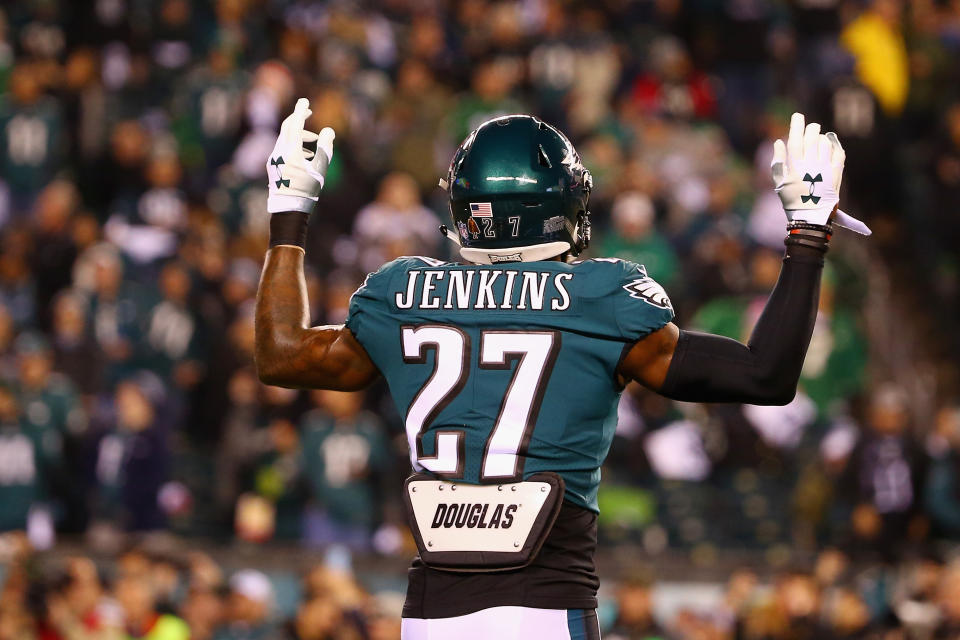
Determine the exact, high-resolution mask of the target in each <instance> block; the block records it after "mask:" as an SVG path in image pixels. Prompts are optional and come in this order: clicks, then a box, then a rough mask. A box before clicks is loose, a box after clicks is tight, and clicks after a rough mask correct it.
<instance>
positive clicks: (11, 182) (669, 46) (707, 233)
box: [0, 0, 960, 640]
mask: <svg viewBox="0 0 960 640" xmlns="http://www.w3.org/2000/svg"><path fill="white" fill-rule="evenodd" d="M958 60H960V2H957V1H956V0H914V1H912V2H910V3H903V2H900V1H898V0H863V1H851V0H790V1H787V0H781V1H776V2H774V1H768V0H729V1H726V2H712V1H709V0H686V1H683V0H635V1H632V2H631V1H614V0H604V1H599V2H592V3H580V2H561V1H558V0H523V1H517V2H513V1H487V0H464V1H461V2H454V1H444V0H385V1H383V2H363V1H360V0H355V1H348V0H338V1H330V2H306V1H304V2H296V1H290V0H156V1H148V0H95V1H92V2H90V3H72V2H67V1H66V0H22V1H18V2H15V3H4V4H3V9H2V12H0V531H10V532H21V531H24V532H26V533H25V534H23V535H21V534H20V533H9V534H7V535H5V536H4V537H2V538H0V542H2V544H0V547H2V555H3V557H4V558H5V562H4V564H3V567H4V568H0V582H2V583H3V585H4V586H3V592H2V594H0V602H2V604H0V640H7V639H20V638H34V637H43V638H71V639H72V638H94V637H96V638H100V637H115V636H113V635H109V634H110V633H118V634H120V635H119V636H116V637H125V635H124V634H127V635H129V636H130V637H151V638H158V639H163V640H165V639H166V638H170V639H176V638H185V637H187V636H186V635H185V634H186V633H187V632H186V628H187V627H186V626H185V625H189V628H190V629H191V633H192V635H191V636H190V637H196V638H205V637H214V634H215V637H217V638H231V639H232V638H237V639H239V638H273V637H290V638H328V637H330V638H354V637H359V638H385V637H394V636H395V634H396V622H397V621H396V615H397V607H396V606H393V605H391V603H390V602H389V601H388V600H389V598H386V596H383V597H379V596H378V597H374V596H370V595H369V594H368V593H367V592H365V591H364V590H363V589H362V588H360V586H359V585H358V583H357V582H355V581H354V579H353V578H351V577H350V576H349V573H348V572H347V571H346V569H345V567H346V566H349V562H342V561H338V562H334V563H332V565H330V563H328V564H327V565H323V564H321V565H320V566H319V567H318V568H316V569H314V570H313V571H312V572H311V573H309V575H307V576H306V577H305V578H304V582H303V583H302V585H301V586H299V587H298V589H296V590H294V591H295V592H296V593H298V594H301V595H300V596H298V597H296V598H288V599H287V600H286V601H285V602H287V604H286V605H285V606H279V604H278V602H277V601H278V597H277V596H278V594H276V593H274V591H275V587H276V586H277V582H276V580H275V579H273V580H268V579H267V578H266V577H265V576H264V575H263V574H261V573H258V572H256V571H252V570H250V571H244V572H239V573H236V574H234V575H232V577H229V576H226V577H225V575H224V572H223V571H221V570H220V569H219V568H217V567H216V566H215V565H214V564H213V563H212V561H210V559H209V558H207V557H205V556H202V555H200V554H195V555H180V556H177V555H176V554H175V555H174V556H173V557H171V556H169V555H163V554H160V555H158V554H155V553H147V552H144V551H142V549H141V548H140V547H136V548H134V550H133V551H129V550H128V551H126V552H123V553H121V550H123V549H127V548H128V544H129V542H130V541H131V540H133V541H138V540H141V539H143V538H144V536H147V538H149V535H150V534H154V533H156V532H168V533H173V534H175V535H177V536H180V537H183V538H187V539H190V540H200V539H202V540H208V541H209V540H214V541H217V542H218V543H219V542H234V543H237V544H245V545H270V544H277V543H278V542H280V543H282V542H284V541H287V542H291V543H292V542H297V543H299V544H303V545H307V546H309V547H315V548H326V547H327V546H328V545H334V546H333V547H332V548H334V549H338V550H339V551H338V553H340V554H349V553H359V554H381V555H395V554H399V555H409V554H411V553H412V546H411V543H410V541H409V539H408V538H407V537H406V535H405V533H404V532H403V523H402V521H401V513H400V509H399V506H398V504H397V501H396V500H395V499H394V496H395V495H398V494H397V492H398V491H399V487H400V481H401V480H402V478H403V477H404V475H405V472H406V453H405V450H406V440H405V438H404V436H403V433H402V428H401V425H400V420H399V417H398V416H397V415H396V411H395V409H394V408H393V407H392V405H391V404H390V402H389V399H388V398H387V397H386V393H385V391H386V390H385V389H384V388H382V387H381V388H376V389H373V390H371V391H370V392H369V393H366V394H342V393H335V392H313V393H307V392H296V391H290V390H284V389H279V388H272V387H266V386H264V385H261V384H260V383H259V381H258V380H257V378H256V375H255V373H254V371H253V368H252V345H253V316H252V309H253V303H254V296H255V292H256V287H257V280H258V277H259V268H260V264H261V260H262V256H263V253H264V250H265V248H266V224H267V216H266V213H265V201H266V187H265V182H264V181H265V178H266V174H265V171H264V162H265V159H266V157H267V155H268V153H269V151H270V149H271V148H272V145H273V142H274V138H275V135H276V131H277V129H278V126H279V122H280V120H281V118H282V117H283V115H284V114H285V113H286V112H287V111H288V110H289V109H290V107H291V105H292V104H293V101H294V100H295V98H296V97H297V96H301V95H305V96H308V97H309V98H310V100H311V106H312V109H313V116H312V118H311V120H310V121H309V122H308V128H311V129H313V130H315V131H316V130H319V129H320V128H321V127H322V126H332V127H333V128H334V129H335V130H336V131H337V141H336V151H335V155H334V159H333V163H332V165H331V168H330V172H329V175H328V177H327V184H326V186H325V188H324V192H323V195H322V197H321V203H320V205H319V206H318V210H317V213H316V214H315V215H314V216H313V219H312V222H311V230H310V237H309V249H308V251H307V259H308V262H309V275H308V287H309V289H310V300H311V303H312V304H313V307H314V308H313V321H314V322H315V323H319V324H323V323H339V322H342V321H343V320H344V317H345V314H346V309H347V303H348V299H349V296H350V294H351V293H352V292H353V290H354V289H355V288H356V287H357V286H358V284H359V283H360V282H361V281H362V278H363V275H364V274H365V273H366V272H368V271H371V270H374V269H376V268H377V267H379V266H380V265H381V264H382V263H383V262H385V261H387V260H390V259H392V258H393V257H396V256H399V255H405V254H426V255H433V256H438V257H445V256H449V255H450V253H449V251H450V248H449V247H448V246H446V245H445V244H444V243H443V241H442V238H441V236H440V234H439V233H438V231H437V225H438V224H439V222H441V221H445V219H446V218H445V216H446V207H445V201H444V194H443V193H442V192H441V191H440V190H439V189H436V188H435V185H436V183H437V179H438V177H439V176H441V175H442V174H443V173H444V172H445V170H446V163H447V162H448V161H449V158H450V156H451V154H452V151H453V150H454V149H455V148H456V145H457V144H458V143H459V141H460V140H461V139H462V138H463V137H464V136H465V135H466V134H467V133H468V132H469V131H470V130H471V128H472V127H474V126H475V125H477V124H479V123H480V122H481V121H482V120H484V119H486V118H488V117H491V116H494V115H499V114H506V113H513V112H529V113H533V114H536V115H539V116H541V117H543V118H544V119H546V120H547V121H549V122H551V123H553V124H556V125H557V126H559V127H560V128H561V129H563V130H564V131H566V132H567V133H568V134H569V135H570V136H571V138H572V139H573V140H574V142H575V144H576V145H577V147H578V149H579V150H580V152H581V153H582V155H583V156H584V162H585V164H586V165H587V166H588V167H589V168H590V169H591V171H592V172H593V175H594V178H595V192H594V194H593V198H592V210H593V213H594V217H595V226H594V229H595V234H594V245H593V246H592V247H591V249H590V252H591V255H597V256H619V257H623V258H628V259H632V260H636V261H638V262H641V263H644V264H646V266H647V268H648V271H649V272H650V273H651V275H652V276H653V277H655V278H656V279H658V280H659V281H660V282H661V283H662V284H664V286H665V287H666V288H667V291H668V292H669V293H670V295H671V298H672V300H673V302H674V307H675V308H676V310H677V313H678V322H679V323H680V324H681V325H682V326H685V327H693V328H699V329H703V330H707V331H712V332H715V333H721V334H724V335H729V336H732V337H736V338H745V337H746V336H747V335H748V334H749V329H750V326H751V325H752V322H753V320H754V319H755V318H756V316H757V314H758V312H759V310H760V309H761V308H762V305H763V302H764V300H765V298H766V295H767V293H768V292H769V290H770V288H771V287H772V284H773V283H774V282H775V281H776V277H777V273H778V268H779V260H780V255H781V253H782V238H783V213H782V210H781V209H780V205H779V202H778V200H777V198H776V197H775V195H774V194H773V192H772V190H771V188H770V179H769V174H768V165H769V157H770V155H771V143H772V140H773V139H774V138H776V137H778V136H780V135H782V134H783V132H784V131H785V127H786V123H787V119H788V118H789V114H790V113H791V112H792V111H793V110H794V109H801V110H804V111H805V112H806V113H807V114H808V116H809V117H810V118H811V119H815V120H818V121H820V122H823V123H824V125H825V127H827V128H828V129H833V130H835V131H837V133H838V134H839V136H840V139H841V140H842V141H843V143H844V145H845V147H846V150H847V157H848V161H847V175H846V179H845V181H844V193H845V196H844V197H845V206H846V208H847V209H848V210H850V211H851V212H854V213H856V214H857V215H858V216H859V217H862V218H864V219H865V220H867V221H868V223H869V224H870V225H871V226H872V227H873V228H874V230H875V234H874V236H873V238H871V239H870V240H869V241H863V240H862V239H854V238H853V237H852V236H849V235H847V234H845V233H844V232H840V233H838V235H837V236H836V237H835V240H834V245H835V246H834V249H833V250H832V251H831V254H830V259H829V261H828V262H829V265H828V272H827V276H826V278H825V283H824V292H823V301H822V305H821V309H820V317H819V319H818V322H817V329H816V332H815V334H814V337H813V342H812V346H811V349H810V353H809V354H808V357H807V362H806V364H805V368H804V374H803V380H802V383H801V393H800V394H798V397H797V398H796V400H794V402H792V403H791V404H790V405H788V406H786V407H741V406H709V407H708V406H678V405H675V404H672V403H669V402H667V401H664V400H663V399H661V398H659V397H657V396H654V395H652V394H649V393H647V392H644V391H643V390H642V389H635V388H629V389H628V390H627V392H626V393H625V394H624V400H623V402H622V404H621V416H620V425H619V427H618V436H617V440H616V442H615V444H614V447H613V451H612V453H611V457H610V459H609V461H608V464H607V466H606V467H605V469H604V474H605V475H604V477H605V485H604V487H603V489H602V492H601V497H600V503H601V511H602V515H601V538H602V549H603V548H611V547H616V546H617V545H630V546H629V548H631V549H633V550H634V552H635V553H636V554H637V556H638V558H640V557H642V558H643V559H644V560H645V561H650V560H653V561H654V562H655V561H656V559H657V558H658V557H660V556H661V554H671V553H673V554H676V553H680V554H681V555H682V556H683V557H684V558H685V559H686V561H687V562H688V564H689V566H690V567H693V568H698V567H699V568H709V567H711V566H716V565H717V563H718V562H720V560H721V559H722V556H723V554H724V552H725V551H726V550H730V549H750V550H752V554H751V555H750V556H749V557H750V561H749V562H747V563H746V564H747V565H749V566H745V567H744V568H742V569H741V570H738V571H737V572H735V573H734V574H733V577H731V578H730V581H729V584H728V586H727V588H726V591H725V592H723V593H722V594H721V596H720V597H719V598H714V601H715V603H716V606H715V607H713V608H712V609H709V610H700V609H689V608H684V607H680V608H679V609H677V610H676V611H675V612H674V613H673V614H671V616H670V617H669V620H663V619H662V617H661V618H659V619H660V623H661V624H662V625H663V628H657V627H656V625H655V624H654V622H653V621H652V619H651V618H650V612H651V602H652V601H651V589H652V590H653V591H652V592H653V593H654V595H656V593H657V589H658V587H657V586H652V585H651V581H652V580H654V579H653V578H649V577H647V578H642V579H635V578H631V577H630V576H629V575H627V574H628V573H629V571H628V570H627V569H629V567H627V568H625V569H624V575H621V576H620V577H621V578H623V580H624V581H623V582H622V584H620V586H619V587H617V588H616V590H615V591H611V592H610V594H609V596H610V597H609V598H608V600H607V601H606V602H607V604H610V605H617V606H616V607H615V610H611V612H610V613H609V615H607V617H606V620H607V622H608V623H609V624H608V628H609V629H612V631H609V632H608V637H615V638H616V637H624V638H647V637H683V638H721V637H733V636H736V637H749V638H814V637H816V638H833V637H836V638H841V637H843V638H861V637H884V638H888V637H897V638H899V637H906V636H904V635H902V634H901V635H883V634H885V633H886V630H888V629H898V628H909V629H911V630H912V631H911V632H916V633H921V634H923V633H930V634H935V635H932V636H931V635H926V636H923V635H920V636H911V637H938V638H948V637H957V636H956V635H955V634H957V633H960V606H958V602H960V592H958V590H960V568H958V567H957V566H955V565H952V564H949V559H950V557H951V555H952V551H953V547H952V546H951V543H950V541H951V540H956V539H958V538H960V405H958V404H957V400H956V396H955V395H952V394H955V393H956V390H957V374H956V371H957V369H956V366H955V364H954V363H955V362H956V357H957V356H958V355H960V338H958V335H960V333H958V332H956V331H955V330H953V329H954V325H955V323H956V317H957V314H958V312H960V309H958V305H957V300H958V298H960V296H958V294H960V291H958V282H960V280H958V277H960V264H958V261H957V255H958V254H957V251H956V249H955V247H956V246H958V240H960V216H958V215H957V214H958V212H960V62H958ZM864 247H867V248H866V249H865V248H864ZM58 536H59V537H61V538H66V539H68V540H82V541H83V542H84V544H85V545H86V546H85V548H87V549H89V550H90V552H91V553H93V554H95V556H96V557H97V558H98V559H99V560H100V561H101V563H100V565H99V567H95V566H94V565H93V564H91V561H90V560H88V559H84V558H80V557H76V558H70V559H69V560H64V559H62V558H58V559H57V560H56V561H53V560H50V561H49V562H48V561H46V560H45V559H44V556H43V554H40V555H36V552H38V551H42V550H45V549H49V548H50V547H51V546H53V545H54V541H55V539H56V538H57V537H58ZM828 545H829V546H830V549H831V550H830V551H827V552H820V555H819V560H818V561H817V562H816V563H814V562H813V558H814V557H815V556H816V554H817V553H818V550H822V549H823V548H825V547H826V546H828ZM28 548H29V549H32V550H33V551H29V550H28ZM266 548H270V547H269V546H267V547H266ZM601 553H603V551H601ZM105 558H109V559H110V560H109V561H107V562H103V560H104V559H105ZM799 559H805V560H803V561H802V562H801V564H800V565H796V566H795V565H794V563H796V562H798V561H800V560H799ZM821 564H824V565H826V567H825V568H824V567H821ZM328 565H329V566H328ZM38 567H43V568H44V570H42V571H41V570H40V569H39V568H38ZM51 567H52V568H51ZM331 567H333V568H331ZM831 567H832V568H831ZM755 571H756V573H755ZM98 572H99V573H98ZM824 572H826V574H828V575H826V576H825V575H824ZM758 576H759V577H760V578H759V580H760V583H761V584H758V583H757V581H758ZM289 577H290V576H287V578H289ZM771 577H772V578H771ZM101 578H106V580H102V579H101ZM272 578H273V576H272ZM334 583H335V584H334ZM331 585H334V586H331ZM664 592H665V593H666V592H668V590H667V591H664ZM758 594H759V595H758ZM715 595H716V594H715ZM385 598H386V600H385ZM279 600H283V598H279ZM655 600H656V598H655ZM708 600H709V598H708ZM657 601H658V602H661V600H657ZM268 602H273V603H274V605H275V607H274V609H273V614H271V613H270V612H269V607H268V605H267V604H266V603H268ZM298 603H299V604H298ZM658 606H659V605H658ZM298 607H299V609H298ZM662 610H663V609H662V607H661V609H658V611H660V612H661V613H662ZM279 611H284V612H285V615H286V617H287V618H289V620H291V622H290V625H289V627H288V628H284V627H282V625H281V624H280V622H279V621H280V618H282V616H279V614H278V613H277V612H279ZM617 611H619V613H617ZM174 614H177V615H179V616H180V617H177V616H176V615H174ZM618 616H619V617H618ZM183 620H186V621H187V623H184V622H183ZM159 621H162V624H161V622H159ZM275 623H276V624H275ZM157 625H161V627H157ZM158 628H162V629H161V630H160V631H157V629H158ZM284 633H286V634H288V635H282V634H284ZM104 634H107V635H104ZM151 634H152V635H151ZM618 634H619V635H618ZM870 634H880V635H870Z"/></svg>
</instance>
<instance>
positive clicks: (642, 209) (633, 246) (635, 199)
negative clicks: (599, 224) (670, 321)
mask: <svg viewBox="0 0 960 640" xmlns="http://www.w3.org/2000/svg"><path fill="white" fill-rule="evenodd" d="M611 215H612V222H613V229H612V230H611V231H610V232H609V233H608V234H607V235H606V237H605V238H604V240H603V242H602V243H601V244H600V251H599V255H602V256H606V257H610V258H622V259H623V260H632V261H633V262H637V263H639V264H642V265H644V266H645V267H646V268H647V275H649V276H650V277H651V278H653V279H654V280H656V281H657V282H660V283H661V284H663V286H665V287H667V288H669V287H670V286H671V285H674V284H676V282H677V275H678V274H679V269H678V262H677V254H676V253H675V252H674V251H673V247H671V246H670V243H669V242H667V240H666V238H664V237H663V236H662V235H660V233H659V232H658V231H657V230H656V228H655V227H654V216H655V211H654V208H653V202H652V201H651V200H650V198H649V197H648V196H647V195H646V194H643V193H639V192H636V191H629V192H626V193H623V194H621V195H619V196H618V197H617V199H616V200H614V201H613V208H612V211H611Z"/></svg>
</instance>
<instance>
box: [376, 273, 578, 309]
mask: <svg viewBox="0 0 960 640" xmlns="http://www.w3.org/2000/svg"><path fill="white" fill-rule="evenodd" d="M573 276H574V274H572V273H548V272H542V271H515V270H511V269H451V270H440V269H436V270H434V269H423V270H419V269H414V270H411V271H408V272H407V283H406V288H405V289H404V290H403V291H397V292H396V294H395V295H394V303H395V304H396V305H397V308H398V309H456V310H468V309H469V310H473V309H490V310H496V309H511V310H519V311H525V310H531V311H543V310H544V309H549V310H551V311H566V310H567V309H569V308H570V293H569V292H568V291H567V283H569V281H570V280H572V279H573Z"/></svg>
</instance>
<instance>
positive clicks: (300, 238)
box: [270, 211, 310, 249]
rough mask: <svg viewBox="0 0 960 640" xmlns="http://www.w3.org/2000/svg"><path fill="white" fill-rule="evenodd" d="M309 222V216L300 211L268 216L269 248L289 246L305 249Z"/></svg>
mask: <svg viewBox="0 0 960 640" xmlns="http://www.w3.org/2000/svg"><path fill="white" fill-rule="evenodd" d="M309 221H310V216H308V215H307V214H305V213H301V212H300V211H284V212H281V213H274V214H273V215H271V216H270V246H271V247H276V246H277V245H281V244H290V245H293V246H295V247H300V248H301V249H306V246H307V223H308V222H309Z"/></svg>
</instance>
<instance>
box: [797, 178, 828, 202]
mask: <svg viewBox="0 0 960 640" xmlns="http://www.w3.org/2000/svg"><path fill="white" fill-rule="evenodd" d="M803 181H804V182H809V183H810V193H809V194H808V195H805V196H800V201H801V202H809V201H811V200H813V204H817V203H818V202H820V196H815V195H813V190H814V188H815V187H816V186H817V183H818V182H823V175H821V174H819V173H818V174H817V177H816V178H811V177H810V174H809V173H805V174H803Z"/></svg>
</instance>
